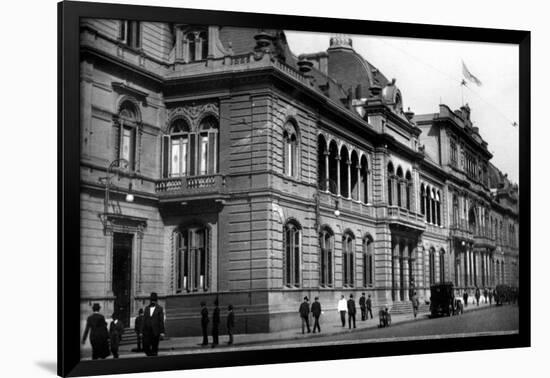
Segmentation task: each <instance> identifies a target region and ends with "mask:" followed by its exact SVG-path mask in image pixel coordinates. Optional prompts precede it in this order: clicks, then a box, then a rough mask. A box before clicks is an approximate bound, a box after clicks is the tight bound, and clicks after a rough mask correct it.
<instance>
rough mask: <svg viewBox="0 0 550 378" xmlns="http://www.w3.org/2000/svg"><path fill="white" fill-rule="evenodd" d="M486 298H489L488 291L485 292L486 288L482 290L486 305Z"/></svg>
mask: <svg viewBox="0 0 550 378" xmlns="http://www.w3.org/2000/svg"><path fill="white" fill-rule="evenodd" d="M488 296H489V291H488V290H487V288H485V289H483V297H484V298H485V303H487V301H488V299H489V298H488Z"/></svg>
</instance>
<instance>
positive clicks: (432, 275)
mask: <svg viewBox="0 0 550 378" xmlns="http://www.w3.org/2000/svg"><path fill="white" fill-rule="evenodd" d="M429 254H430V255H429V262H430V285H432V284H434V283H435V248H434V247H432V248H430V252H429Z"/></svg>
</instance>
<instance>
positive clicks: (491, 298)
mask: <svg viewBox="0 0 550 378" xmlns="http://www.w3.org/2000/svg"><path fill="white" fill-rule="evenodd" d="M487 295H488V296H489V306H491V305H492V304H493V290H492V289H491V288H489V293H488V294H487Z"/></svg>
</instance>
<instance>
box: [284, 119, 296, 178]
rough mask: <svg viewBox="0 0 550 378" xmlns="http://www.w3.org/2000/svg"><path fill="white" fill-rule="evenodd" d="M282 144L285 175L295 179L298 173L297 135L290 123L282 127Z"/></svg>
mask: <svg viewBox="0 0 550 378" xmlns="http://www.w3.org/2000/svg"><path fill="white" fill-rule="evenodd" d="M283 143H284V146H283V151H284V156H283V162H284V170H285V175H287V176H291V177H296V176H297V173H298V135H297V132H296V127H295V126H294V124H293V123H292V122H287V123H286V124H285V126H284V130H283Z"/></svg>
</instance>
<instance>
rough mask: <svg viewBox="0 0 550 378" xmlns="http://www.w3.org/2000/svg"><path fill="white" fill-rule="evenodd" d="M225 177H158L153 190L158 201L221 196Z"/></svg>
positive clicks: (215, 175) (223, 193) (217, 175)
mask: <svg viewBox="0 0 550 378" xmlns="http://www.w3.org/2000/svg"><path fill="white" fill-rule="evenodd" d="M226 189H227V187H226V182H225V177H224V176H223V175H220V174H214V175H201V176H183V177H170V178H164V179H160V180H158V181H157V182H156V183H155V192H156V194H157V195H158V196H159V200H160V202H172V201H174V202H175V201H182V202H186V201H190V200H201V199H217V198H222V197H224V196H225V195H226V192H227V190H226Z"/></svg>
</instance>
